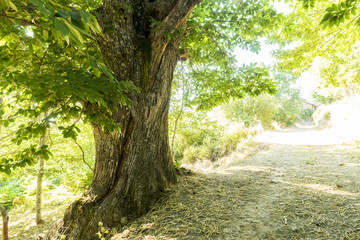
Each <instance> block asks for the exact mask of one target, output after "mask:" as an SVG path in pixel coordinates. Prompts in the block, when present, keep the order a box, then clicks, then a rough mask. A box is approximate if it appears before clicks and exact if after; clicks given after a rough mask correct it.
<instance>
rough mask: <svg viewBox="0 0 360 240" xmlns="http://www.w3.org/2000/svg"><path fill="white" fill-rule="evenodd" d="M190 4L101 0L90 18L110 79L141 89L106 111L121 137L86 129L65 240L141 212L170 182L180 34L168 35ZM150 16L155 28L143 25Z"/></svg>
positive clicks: (180, 22) (169, 0)
mask: <svg viewBox="0 0 360 240" xmlns="http://www.w3.org/2000/svg"><path fill="white" fill-rule="evenodd" d="M198 2H199V0H156V1H141V0H123V1H120V0H117V1H114V0H104V1H103V6H102V8H101V9H99V16H100V17H99V18H98V20H99V23H100V25H101V26H102V28H103V29H104V34H103V35H102V36H101V37H100V38H99V46H100V49H101V51H102V54H103V58H104V60H105V63H106V64H107V66H108V67H109V68H111V69H112V70H113V71H114V73H115V77H116V79H117V80H118V81H131V82H133V83H134V84H135V85H136V86H138V87H139V88H140V89H141V92H140V93H136V94H135V93H129V97H130V99H131V101H132V102H131V107H120V108H119V110H118V111H117V112H114V113H113V119H114V120H115V121H116V122H117V123H118V124H119V125H120V126H121V129H122V130H121V132H112V133H110V132H108V131H104V130H103V129H102V127H101V126H100V125H99V124H96V123H94V124H93V131H94V138H95V146H96V163H95V169H94V177H93V182H92V184H91V188H90V190H89V191H88V193H87V195H86V196H84V198H82V199H80V200H78V201H76V202H74V203H73V204H72V205H71V206H70V207H69V209H68V210H67V211H66V213H65V218H64V220H65V227H66V228H68V233H69V239H82V240H86V239H94V238H95V235H94V234H95V233H96V232H97V231H98V223H99V222H103V224H104V226H107V227H114V226H115V227H116V226H119V225H120V223H121V218H123V217H125V216H127V217H128V216H135V215H140V214H143V213H144V212H146V211H147V210H148V209H149V208H150V207H151V205H153V204H154V203H155V202H156V201H157V200H158V199H159V197H160V196H161V194H162V192H163V191H164V190H165V188H166V187H168V186H169V184H171V183H175V182H176V176H175V171H174V166H173V163H172V160H171V159H172V158H171V153H170V148H169V139H168V108H169V102H170V94H171V83H172V78H173V72H174V69H175V66H176V62H177V59H178V47H179V44H180V41H181V39H182V35H174V37H173V38H171V39H169V38H168V36H169V33H170V32H171V31H172V33H173V29H174V28H178V27H181V26H184V24H185V19H186V17H187V16H188V14H189V13H190V11H191V10H192V8H193V7H194V6H195V5H196V4H197V3H198ZM120 3H121V4H120ZM124 4H126V6H130V9H131V10H129V8H125V7H124V6H125V5H124ZM151 18H152V19H155V20H157V21H162V24H159V25H157V24H153V23H151V21H150V19H151ZM108 29H112V30H108ZM87 107H88V108H91V107H93V106H91V105H89V106H87Z"/></svg>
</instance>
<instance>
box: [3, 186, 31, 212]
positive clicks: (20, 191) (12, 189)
mask: <svg viewBox="0 0 360 240" xmlns="http://www.w3.org/2000/svg"><path fill="white" fill-rule="evenodd" d="M25 190H26V189H25V188H24V187H23V186H22V184H21V181H20V180H12V181H9V182H5V183H1V185H0V204H2V205H3V206H4V207H6V208H10V207H12V202H13V200H14V199H15V198H19V200H24V195H25Z"/></svg>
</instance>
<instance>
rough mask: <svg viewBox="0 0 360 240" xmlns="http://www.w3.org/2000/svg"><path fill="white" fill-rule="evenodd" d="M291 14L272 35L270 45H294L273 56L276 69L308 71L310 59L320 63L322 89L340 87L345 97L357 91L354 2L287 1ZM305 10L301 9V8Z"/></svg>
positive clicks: (355, 2)
mask: <svg viewBox="0 0 360 240" xmlns="http://www.w3.org/2000/svg"><path fill="white" fill-rule="evenodd" d="M291 3H292V6H293V8H294V12H293V13H291V14H289V15H288V16H287V20H284V21H283V23H282V27H281V31H279V32H278V33H274V35H273V36H272V38H271V39H272V40H270V42H281V43H282V46H286V45H287V44H291V43H292V45H296V46H295V47H292V48H283V49H282V50H280V51H277V52H275V53H274V55H275V56H277V58H278V59H279V60H280V61H279V67H281V68H282V69H286V70H295V73H296V74H297V75H300V74H301V73H302V72H304V71H306V70H308V69H309V68H310V67H311V65H312V63H313V62H314V60H317V62H320V64H319V65H320V77H321V78H322V81H323V86H324V87H329V86H335V87H344V88H345V89H346V92H347V94H348V96H350V95H351V94H352V93H353V92H356V91H357V90H358V87H357V86H358V85H359V83H358V82H359V77H358V70H357V66H358V59H359V54H358V53H359V44H358V39H359V35H358V32H359V23H360V21H359V15H358V4H359V1H357V0H343V1H337V2H334V1H323V0H311V1H310V0H299V1H291ZM304 7H305V8H304Z"/></svg>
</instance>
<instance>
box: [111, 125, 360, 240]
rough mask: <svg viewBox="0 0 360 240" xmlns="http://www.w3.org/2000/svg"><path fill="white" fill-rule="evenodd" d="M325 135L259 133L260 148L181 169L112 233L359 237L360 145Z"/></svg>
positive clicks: (147, 236) (162, 236) (119, 236)
mask: <svg viewBox="0 0 360 240" xmlns="http://www.w3.org/2000/svg"><path fill="white" fill-rule="evenodd" d="M329 134H330V133H329V132H326V131H314V130H309V129H308V130H306V129H304V130H299V129H298V130H293V131H292V130H288V131H285V132H272V133H266V134H265V135H264V136H262V137H261V138H260V139H259V140H260V141H262V142H263V143H262V144H261V145H260V149H262V150H261V151H259V152H258V153H256V154H255V155H253V156H251V157H248V158H246V159H243V160H241V159H237V157H236V156H234V157H233V159H232V160H233V161H232V162H231V164H228V165H227V166H222V167H218V168H215V169H214V170H212V171H210V172H206V173H195V174H191V175H189V176H183V177H182V178H181V179H180V184H179V185H178V186H177V187H176V188H175V189H172V190H169V191H171V194H170V197H169V198H168V199H167V200H165V201H164V202H162V203H159V204H158V205H157V206H156V207H155V208H154V209H153V210H152V211H151V212H150V213H149V214H147V215H146V216H144V217H142V218H141V219H139V220H138V221H137V222H136V223H131V226H126V228H125V230H124V231H122V232H120V233H119V234H117V235H116V237H114V238H113V239H148V240H149V239H219V240H220V239H234V240H235V239H276V240H279V239H311V240H313V239H360V184H359V183H360V160H359V159H360V151H359V149H358V148H356V147H354V146H351V145H342V144H339V143H341V139H340V138H332V139H331V136H330V135H331V134H330V135H329ZM329 144H331V145H329ZM125 225H126V224H125ZM129 225H130V224H129Z"/></svg>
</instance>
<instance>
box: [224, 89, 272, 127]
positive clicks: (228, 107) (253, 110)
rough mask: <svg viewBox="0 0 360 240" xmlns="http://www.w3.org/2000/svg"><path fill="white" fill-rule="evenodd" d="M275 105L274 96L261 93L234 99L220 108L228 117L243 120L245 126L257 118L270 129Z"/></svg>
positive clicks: (254, 121) (253, 122) (238, 120)
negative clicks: (256, 95)
mask: <svg viewBox="0 0 360 240" xmlns="http://www.w3.org/2000/svg"><path fill="white" fill-rule="evenodd" d="M277 106H278V102H277V99H276V98H275V97H274V96H271V95H269V94H262V95H260V96H258V97H248V98H245V99H239V100H235V101H233V102H231V103H228V104H225V105H223V106H222V109H223V111H224V113H225V116H226V117H227V118H228V119H230V120H233V121H237V122H243V123H244V124H245V126H246V127H249V126H251V125H252V124H255V123H256V121H257V120H259V121H261V124H262V126H263V127H264V128H265V129H271V128H272V122H273V118H274V116H275V114H276V112H277Z"/></svg>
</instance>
